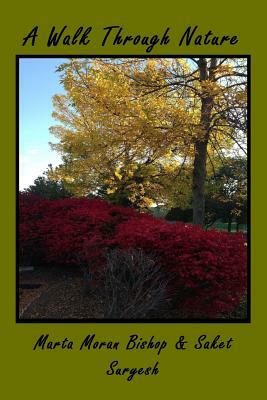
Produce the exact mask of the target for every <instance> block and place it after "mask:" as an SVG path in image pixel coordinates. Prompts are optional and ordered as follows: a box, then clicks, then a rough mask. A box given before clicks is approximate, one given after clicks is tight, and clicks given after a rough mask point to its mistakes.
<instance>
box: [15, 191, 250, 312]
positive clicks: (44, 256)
mask: <svg viewBox="0 0 267 400" xmlns="http://www.w3.org/2000/svg"><path fill="white" fill-rule="evenodd" d="M19 229H20V230H19V249H20V259H21V262H29V260H30V262H31V263H32V264H38V265H40V264H53V265H54V264H56V265H58V266H62V265H77V266H80V265H82V264H84V265H88V264H89V265H91V266H92V267H93V268H94V270H97V269H98V268H101V265H103V262H104V250H105V249H106V248H114V247H118V248H122V249H129V248H134V249H142V250H143V251H144V252H145V253H147V254H153V255H154V256H156V257H157V258H158V260H159V261H160V263H161V264H162V266H163V267H164V269H165V270H166V272H167V273H168V274H169V275H170V276H171V280H170V285H169V290H170V291H171V292H172V293H176V297H177V301H178V300H179V303H180V305H181V307H183V308H184V309H186V310H188V311H193V312H194V313H195V314H199V313H201V314H205V315H208V316H216V315H218V314H219V313H221V312H228V311H231V310H232V309H233V308H234V306H235V305H236V304H237V303H238V301H239V300H240V297H241V296H242V295H243V294H244V293H245V290H246V271H247V268H246V247H245V243H244V237H243V235H242V234H241V233H237V234H229V233H227V232H218V231H215V230H211V231H204V230H203V229H201V228H200V227H195V226H192V225H186V224H184V223H175V224H169V223H167V222H166V221H164V220H160V219H156V218H154V217H152V216H151V215H148V214H139V213H137V212H136V211H134V210H132V209H130V208H124V207H119V206H115V205H112V204H109V203H107V202H105V201H102V200H88V199H64V200H43V199H40V198H38V197H34V196H32V195H27V194H21V195H20V198H19Z"/></svg>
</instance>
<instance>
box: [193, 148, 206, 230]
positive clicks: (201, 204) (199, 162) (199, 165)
mask: <svg viewBox="0 0 267 400" xmlns="http://www.w3.org/2000/svg"><path fill="white" fill-rule="evenodd" d="M206 158H207V141H197V142H196V143H195V159H194V168H193V224H194V225H203V224H204V219H205V193H204V189H205V180H206Z"/></svg>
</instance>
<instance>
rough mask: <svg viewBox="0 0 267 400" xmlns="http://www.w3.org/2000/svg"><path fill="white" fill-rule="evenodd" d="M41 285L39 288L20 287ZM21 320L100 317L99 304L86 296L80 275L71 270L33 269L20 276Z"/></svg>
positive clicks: (88, 295) (93, 297)
mask: <svg viewBox="0 0 267 400" xmlns="http://www.w3.org/2000/svg"><path fill="white" fill-rule="evenodd" d="M31 284H32V285H34V284H40V287H38V288H33V289H30V288H27V289H25V288H23V287H25V286H28V287H30V285H31ZM19 286H21V287H22V288H21V287H20V289H19V311H20V319H21V320H23V319H79V318H81V319H90V318H103V313H101V302H100V301H96V299H95V296H94V295H93V294H91V295H90V294H88V293H85V291H84V289H83V281H82V274H81V273H80V272H79V271H74V270H72V269H69V270H63V269H59V268H57V269H56V268H35V269H34V271H32V272H24V273H20V277H19Z"/></svg>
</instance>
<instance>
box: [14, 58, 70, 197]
mask: <svg viewBox="0 0 267 400" xmlns="http://www.w3.org/2000/svg"><path fill="white" fill-rule="evenodd" d="M64 61H66V59H63V58H61V59H60V58H24V59H23V58H22V59H20V66H19V170H20V171H19V172H20V173H19V188H20V190H23V189H24V188H26V187H28V186H29V185H31V184H32V183H33V181H34V179H36V178H37V177H38V176H40V175H42V173H43V172H44V171H45V170H46V168H47V166H48V164H52V165H53V166H56V165H58V164H59V163H60V156H59V155H58V154H57V153H56V152H55V151H54V150H51V148H50V146H49V144H48V142H53V143H55V142H56V138H55V137H54V136H53V135H51V134H50V132H49V127H50V126H52V125H55V124H56V121H55V120H54V119H53V118H52V115H51V114H52V111H53V106H52V97H53V95H55V94H62V93H64V89H63V87H62V86H61V85H60V83H59V78H60V76H59V73H56V72H55V70H56V68H57V66H58V65H60V64H62V62H64Z"/></svg>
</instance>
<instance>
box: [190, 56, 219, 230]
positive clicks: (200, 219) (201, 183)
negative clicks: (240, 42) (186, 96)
mask: <svg viewBox="0 0 267 400" xmlns="http://www.w3.org/2000/svg"><path fill="white" fill-rule="evenodd" d="M216 61H217V59H216V58H212V59H211V63H210V68H208V65H207V59H206V58H200V59H199V62H198V65H199V74H200V81H201V82H205V81H208V80H209V81H213V79H214V69H215V68H216ZM212 108H213V97H212V95H211V94H210V93H209V91H208V89H206V88H205V86H204V85H203V87H202V93H201V117H200V127H201V129H202V136H201V137H200V138H198V139H197V140H196V142H195V158H194V167H193V187H192V197H193V204H192V206H193V224H194V225H201V226H202V225H204V219H205V180H206V160H207V146H208V142H209V135H210V131H209V130H210V125H211V118H212V116H211V112H212Z"/></svg>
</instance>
